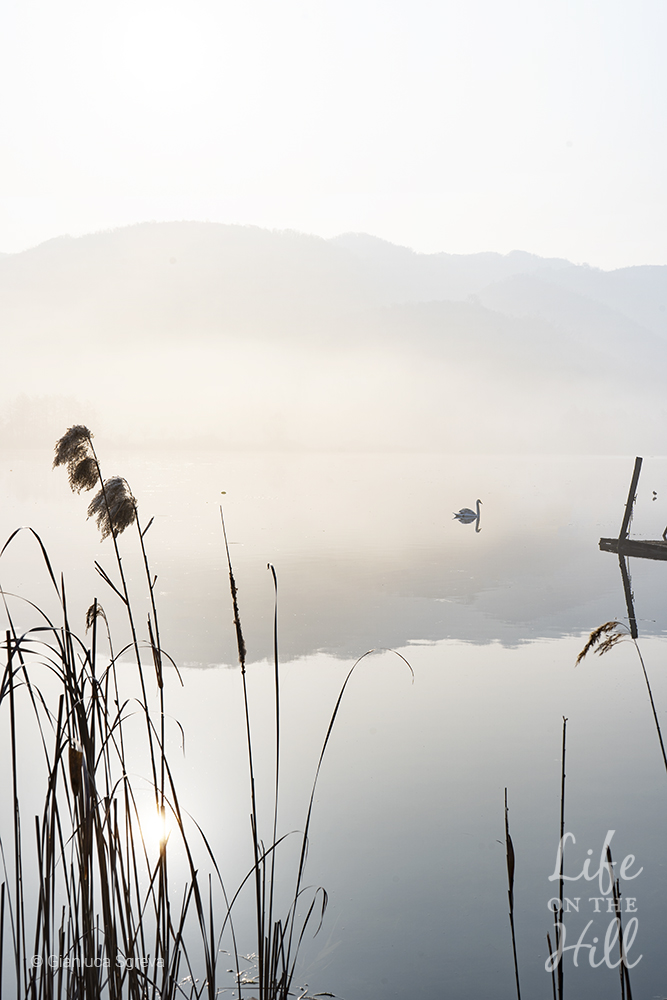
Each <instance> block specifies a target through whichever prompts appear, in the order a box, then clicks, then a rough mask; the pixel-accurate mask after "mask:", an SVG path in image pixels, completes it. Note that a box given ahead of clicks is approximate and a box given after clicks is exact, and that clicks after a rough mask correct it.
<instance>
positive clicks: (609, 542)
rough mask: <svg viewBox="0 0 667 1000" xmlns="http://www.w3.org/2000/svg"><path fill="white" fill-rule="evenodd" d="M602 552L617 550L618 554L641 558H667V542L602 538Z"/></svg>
mask: <svg viewBox="0 0 667 1000" xmlns="http://www.w3.org/2000/svg"><path fill="white" fill-rule="evenodd" d="M600 551H601V552H616V553H617V554H618V555H623V556H635V557H637V558H639V559H665V560H667V542H663V541H662V540H659V539H650V540H646V541H644V540H642V539H640V538H601V539H600Z"/></svg>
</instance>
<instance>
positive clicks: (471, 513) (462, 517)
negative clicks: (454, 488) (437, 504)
mask: <svg viewBox="0 0 667 1000" xmlns="http://www.w3.org/2000/svg"><path fill="white" fill-rule="evenodd" d="M481 502H482V501H481V500H477V502H476V506H477V510H471V509H470V507H461V510H460V511H459V512H458V514H454V517H455V518H456V520H457V521H461V523H462V524H470V523H471V522H472V521H479V505H480V504H481Z"/></svg>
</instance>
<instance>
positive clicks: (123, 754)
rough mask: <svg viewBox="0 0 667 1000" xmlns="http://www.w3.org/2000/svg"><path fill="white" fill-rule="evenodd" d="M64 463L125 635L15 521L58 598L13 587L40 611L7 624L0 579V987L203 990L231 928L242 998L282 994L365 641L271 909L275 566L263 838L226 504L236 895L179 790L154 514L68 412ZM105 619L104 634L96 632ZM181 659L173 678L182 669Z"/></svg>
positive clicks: (211, 991)
mask: <svg viewBox="0 0 667 1000" xmlns="http://www.w3.org/2000/svg"><path fill="white" fill-rule="evenodd" d="M62 465H65V466H66V468H67V474H68V480H69V484H70V486H71V488H72V489H73V490H74V491H75V492H80V491H82V490H92V489H95V488H97V493H96V495H95V497H94V499H93V501H92V502H91V503H90V505H89V507H88V515H89V517H92V518H94V519H95V520H96V522H97V526H98V528H99V530H100V533H101V535H102V537H103V538H110V539H111V543H112V546H113V550H114V554H115V558H116V572H115V573H114V574H113V575H112V574H111V573H109V572H107V571H106V570H105V569H103V568H102V566H101V565H100V564H99V563H97V562H96V564H95V565H96V569H97V572H98V573H99V575H100V577H101V578H102V579H103V580H104V582H105V584H106V585H107V586H108V588H109V590H110V591H111V593H112V595H113V599H118V600H120V602H121V604H122V606H123V608H124V611H125V614H126V616H127V620H128V625H129V630H130V641H129V642H128V643H127V644H126V645H124V646H122V648H120V649H119V650H118V651H116V650H115V649H114V644H113V642H112V635H111V630H110V627H109V621H108V618H107V615H106V613H105V611H104V608H103V606H102V605H101V604H100V603H99V602H98V601H97V599H95V600H94V601H93V603H92V604H91V605H90V607H89V608H88V611H87V613H86V633H85V635H84V637H79V636H78V635H77V634H76V633H75V631H74V630H73V629H72V628H71V627H70V622H69V612H68V604H67V598H66V590H65V584H64V580H63V578H62V577H61V578H60V580H58V579H57V578H56V575H55V573H54V571H53V567H52V565H51V562H50V560H49V556H48V553H47V551H46V548H45V546H44V544H43V542H42V540H41V538H40V537H39V535H38V534H37V533H36V532H35V531H34V530H33V529H32V528H28V529H17V530H16V531H15V532H13V534H12V535H11V536H10V538H9V539H8V540H7V542H6V543H5V545H4V547H3V548H2V550H1V551H0V557H1V556H2V554H3V553H4V552H5V551H6V549H7V548H8V546H10V545H11V544H13V543H14V541H15V539H16V538H17V536H18V535H19V532H21V531H27V532H28V533H29V535H30V537H31V538H32V539H33V540H34V541H35V542H36V544H37V546H38V548H39V551H40V553H41V557H42V560H43V565H44V569H45V572H46V575H47V578H48V579H49V581H50V584H51V586H52V589H53V593H54V595H55V601H56V608H57V614H56V615H49V614H47V613H46V611H44V610H42V609H40V608H39V607H37V606H36V605H34V604H32V603H31V602H29V601H24V602H23V604H24V606H25V607H27V608H28V609H29V610H30V612H31V613H33V614H35V615H36V616H37V618H38V622H37V624H35V625H33V626H32V627H30V628H28V629H27V630H25V631H22V630H21V629H20V628H19V627H18V625H17V624H16V623H15V617H14V613H13V609H12V607H11V601H12V600H14V599H13V598H11V597H10V595H8V594H6V593H5V592H4V591H0V594H1V596H2V600H3V603H4V607H5V612H6V616H7V623H8V628H7V630H6V634H5V642H4V647H5V667H4V672H3V676H2V684H1V687H0V705H2V704H3V703H6V705H7V709H8V713H9V748H10V758H11V776H12V793H11V794H12V803H13V807H12V847H13V850H12V852H11V855H10V856H8V855H7V854H6V852H5V848H4V845H3V844H2V841H1V840H0V850H1V852H2V854H1V863H2V866H3V870H4V878H3V880H2V885H1V888H0V992H2V987H3V978H2V977H3V976H5V978H9V975H10V972H9V963H8V958H9V957H11V960H12V965H13V978H14V982H13V985H12V990H11V991H8V992H12V993H15V995H16V997H17V1000H28V998H29V1000H60V998H63V1000H64V998H81V1000H107V998H108V1000H126V998H127V1000H147V998H150V1000H158V998H159V1000H172V998H173V1000H176V998H177V997H179V998H181V997H183V998H189V1000H199V998H200V997H203V996H206V997H208V998H209V1000H214V998H215V997H217V996H218V995H219V993H220V992H221V990H223V989H229V988H230V987H229V986H227V987H225V986H224V985H223V980H224V975H223V973H224V971H225V970H221V969H220V968H219V955H220V954H221V953H222V944H223V940H226V941H228V942H229V944H230V948H231V954H232V955H233V961H234V964H235V985H234V993H235V994H236V996H237V997H238V998H239V1000H240V998H241V997H242V993H243V990H244V989H249V988H250V987H252V989H253V991H254V992H255V993H256V994H257V995H258V1000H287V998H288V997H289V996H291V995H292V994H293V990H292V984H293V979H294V974H295V967H296V961H297V956H298V953H299V948H300V946H301V943H302V941H303V939H304V935H305V933H306V930H307V929H308V928H309V927H311V925H312V928H313V930H314V931H315V933H316V932H317V930H319V926H320V925H321V922H322V919H323V917H324V914H325V911H326V906H327V894H326V892H325V890H324V889H323V888H318V889H316V890H306V889H304V884H303V878H304V871H305V863H306V856H307V848H308V835H309V830H310V822H311V816H312V810H313V804H314V798H315V791H316V787H317V783H318V779H319V774H320V770H321V766H322V761H323V758H324V755H325V752H326V749H327V746H328V743H329V739H330V737H331V733H332V730H333V727H334V724H335V721H336V718H337V715H338V711H339V708H340V705H341V701H342V698H343V695H344V693H345V690H346V688H347V685H348V682H349V680H350V678H351V676H352V674H353V672H354V670H355V669H356V667H357V665H358V663H360V662H361V660H363V659H364V657H365V656H368V655H369V654H368V653H365V654H364V656H362V657H360V658H359V660H357V661H356V663H355V664H353V666H352V667H351V669H350V670H349V672H348V674H347V676H346V678H345V681H344V683H343V685H342V687H341V690H340V693H339V696H338V699H337V701H336V704H335V706H334V709H333V712H332V715H331V718H330V720H329V725H328V728H327V731H326V734H325V737H324V741H323V745H322V749H321V752H320V755H319V758H318V761H317V765H316V769H315V776H314V780H313V784H312V787H311V791H310V798H309V802H308V809H307V815H306V818H305V823H304V827H303V831H302V834H301V840H300V849H299V856H298V862H297V865H296V870H295V872H294V888H293V891H292V894H291V896H290V899H289V902H288V905H287V910H286V912H285V913H284V914H282V915H281V916H277V913H276V892H275V886H276V881H277V860H276V858H277V852H278V850H279V848H280V845H281V844H282V842H283V841H284V839H285V837H284V836H280V835H279V832H278V817H279V810H278V803H279V787H280V672H279V659H278V617H277V614H278V611H277V609H278V603H277V577H276V574H275V571H274V570H273V567H269V568H270V570H271V573H272V577H273V582H274V588H275V608H274V625H273V639H274V696H275V778H274V790H273V803H272V806H273V808H272V823H271V831H270V838H269V841H268V844H265V842H264V841H263V839H262V838H261V836H260V832H259V822H258V804H257V797H256V788H255V770H254V757H253V736H252V724H251V710H250V702H249V694H248V688H247V678H246V673H247V665H246V649H245V642H244V638H243V632H242V629H241V622H240V615H239V609H238V600H237V590H236V583H235V580H234V574H233V570H232V564H231V559H230V557H229V547H228V545H227V537H226V532H224V521H223V532H224V540H225V550H226V555H227V563H228V568H229V579H230V588H231V593H232V604H233V608H234V622H235V629H236V637H237V647H238V654H239V661H240V664H241V671H240V674H241V681H242V685H243V697H244V714H245V727H246V742H247V754H248V761H249V765H250V805H251V820H250V827H251V839H252V850H253V864H252V868H251V869H250V871H249V872H248V873H247V874H246V876H245V878H244V879H243V880H242V882H241V884H240V885H239V886H238V888H237V889H236V891H235V892H234V893H233V894H229V893H228V892H227V889H226V886H225V883H224V881H223V878H222V875H221V872H220V866H219V864H218V862H217V860H216V858H215V855H214V852H213V850H212V848H211V846H210V844H209V841H208V840H207V838H206V837H205V835H204V833H203V832H202V831H201V829H200V828H199V826H198V825H197V824H196V823H195V822H194V821H190V820H189V819H187V817H186V814H185V812H184V811H183V809H182V807H181V803H180V800H179V795H178V792H177V788H176V784H175V780H174V776H173V772H172V768H171V766H170V763H169V759H168V756H167V753H166V748H165V700H164V699H165V667H166V668H169V666H170V665H171V664H173V661H172V660H171V658H170V657H169V656H168V655H167V654H166V653H165V651H164V650H163V649H162V647H161V643H160V629H159V622H158V615H157V608H156V602H155V594H154V587H155V580H156V578H155V576H154V575H153V574H152V572H151V569H150V564H149V560H148V555H147V551H146V547H145V535H146V532H147V531H148V528H150V526H151V523H152V520H151V521H149V523H148V525H147V526H146V527H145V528H143V529H142V527H141V523H140V519H139V512H138V504H137V500H136V499H135V497H134V496H133V495H132V492H131V490H130V488H129V485H128V484H127V482H126V481H125V480H124V479H122V478H121V477H112V478H109V479H104V478H103V475H102V471H101V468H100V463H99V460H98V457H97V454H96V452H95V449H94V447H93V443H92V434H91V433H90V431H89V430H88V429H87V428H86V427H84V426H83V425H76V426H75V427H71V428H69V430H68V431H67V433H66V434H65V435H64V436H63V437H62V438H61V439H60V441H58V443H57V445H56V455H55V460H54V466H56V467H58V466H62ZM133 524H134V525H136V528H137V537H138V544H139V547H140V550H141V554H142V560H143V565H144V571H145V578H146V586H147V593H148V599H149V606H150V611H149V613H148V617H147V631H148V635H147V638H146V639H145V640H143V641H142V642H141V643H140V641H139V637H138V631H137V627H136V618H135V613H134V611H133V605H132V601H131V599H130V594H129V589H128V583H127V578H126V575H125V571H124V568H123V561H122V558H121V554H120V550H119V547H118V536H119V535H120V534H121V533H122V532H123V531H125V530H126V529H127V528H129V527H130V526H131V525H133ZM100 626H102V627H103V629H104V631H105V633H106V644H105V643H104V640H103V639H102V638H101V636H100ZM142 649H147V650H149V653H150V657H151V659H152V669H153V671H154V673H155V679H156V685H157V706H158V707H157V711H156V709H155V700H154V699H151V698H149V697H148V692H147V675H146V669H147V668H146V666H145V664H144V663H143V662H142V656H141V651H142ZM127 651H131V652H132V653H133V656H134V660H135V662H136V668H137V676H138V682H139V691H140V698H139V706H140V715H141V716H142V717H143V719H144V723H145V736H144V737H143V748H142V747H139V748H138V749H137V746H136V741H135V740H134V734H133V732H131V731H130V729H131V727H132V717H133V712H132V710H131V704H132V698H131V693H128V692H127V691H126V690H125V688H126V686H127V680H125V681H124V682H121V677H120V676H119V673H120V672H119V669H118V667H119V663H120V660H121V657H122V656H123V655H124V654H125V653H126V652H127ZM369 652H373V651H372V650H371V651H369ZM396 655H398V656H400V654H396ZM400 658H401V659H402V660H403V659H404V658H403V657H400ZM404 662H406V663H407V661H404ZM407 665H408V667H410V665H409V664H407ZM174 667H175V664H174ZM410 669H411V668H410ZM175 674H176V675H177V676H178V679H179V680H180V675H178V671H177V670H175ZM54 682H55V687H54ZM181 683H182V682H181ZM54 690H55V692H56V693H55V695H54ZM19 698H21V699H22V701H23V702H26V704H25V705H22V706H21V712H22V714H21V719H22V722H21V724H20V726H19V722H18V718H19V706H18V705H17V701H18V699H19ZM54 698H55V701H54ZM26 710H27V712H29V713H31V715H32V718H33V719H34V721H35V727H36V733H37V736H38V740H39V744H40V747H41V749H40V751H39V752H40V754H41V755H42V757H43V760H44V766H45V795H44V801H43V804H42V805H41V812H40V815H38V816H36V817H35V823H34V837H35V850H36V862H37V863H36V876H37V878H36V899H32V897H30V898H29V897H28V895H27V892H28V885H29V884H30V879H26V858H27V856H28V852H27V849H26V846H25V843H24V836H25V831H24V825H23V817H22V814H21V805H20V804H21V796H22V793H21V787H20V786H21V754H23V753H25V750H26V748H25V743H26V740H28V739H29V738H30V737H29V734H28V730H27V728H26V727H27V721H26V720H27V718H28V716H27V715H26ZM19 729H21V732H19ZM130 746H132V752H131V756H130ZM142 754H143V757H142V756H141V755H142ZM31 755H34V754H31ZM137 755H139V757H137ZM142 761H143V764H148V768H149V771H150V779H149V786H150V789H151V798H152V805H151V810H152V813H151V814H154V815H155V818H156V819H157V820H158V825H159V830H160V833H159V836H158V837H157V838H156V842H155V843H153V842H152V841H151V837H150V836H149V834H148V831H147V825H146V824H147V818H148V819H150V815H149V816H148V817H147V816H146V814H145V810H144V809H142V808H141V804H140V797H139V794H138V793H139V787H138V785H137V779H136V778H134V777H132V776H133V775H135V774H136V773H137V772H138V771H139V770H140V768H141V766H142ZM168 819H169V820H170V823H169V824H168V823H167V820H168ZM168 826H171V831H170V832H169V831H168V829H167V827H168ZM202 851H203V852H204V855H205V857H206V858H207V859H208V862H207V863H208V867H210V868H211V874H208V875H202V874H201V873H200V867H201V866H200V863H199V855H200V854H201V852H202ZM174 852H178V857H179V859H180V860H181V862H183V861H184V863H185V869H186V872H187V876H186V880H185V883H184V884H183V885H181V886H179V887H174V886H173V885H172V879H171V878H170V875H169V865H168V859H169V858H173V857H174ZM249 882H250V883H251V884H253V885H254V897H255V913H256V934H257V951H256V955H257V976H249V975H248V974H247V973H244V972H242V971H241V965H242V955H241V952H240V950H239V945H238V942H237V932H236V928H235V925H234V920H233V914H234V912H235V911H234V907H235V904H236V903H237V901H238V899H239V897H240V895H241V893H242V891H243V889H244V887H245V886H246V885H247V884H248V883H249ZM5 951H6V952H7V953H6V954H5ZM54 959H55V962H54ZM227 964H228V962H227ZM300 996H301V997H302V998H305V997H306V991H305V990H302V991H301V993H300Z"/></svg>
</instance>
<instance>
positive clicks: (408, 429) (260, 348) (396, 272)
mask: <svg viewBox="0 0 667 1000" xmlns="http://www.w3.org/2000/svg"><path fill="white" fill-rule="evenodd" d="M666 304H667V267H656V266H650V267H634V268H624V269H621V270H618V271H611V272H603V271H599V270H596V269H594V268H590V267H588V266H576V265H573V264H570V263H569V262H568V261H566V260H560V259H545V258H539V257H536V256H533V255H531V254H527V253H522V252H515V253H511V254H508V255H506V256H502V255H500V254H493V253H482V254H473V255H468V256H460V255H450V254H445V253H440V254H430V255H429V254H417V253H414V252H412V251H411V250H408V249H406V248H404V247H397V246H393V245H392V244H389V243H385V242H383V241H381V240H378V239H375V238H373V237H370V236H366V235H363V234H347V235H344V236H340V237H337V238H335V239H333V240H323V239H320V238H318V237H313V236H306V235H302V234H298V233H293V232H270V231H266V230H261V229H257V228H253V227H242V226H224V225H219V224H209V223H194V222H193V223H191V222H175V223H146V224H142V225H137V226H132V227H128V228H126V229H121V230H116V231H112V232H104V233H97V234H94V235H90V236H85V237H80V238H77V239H72V238H69V237H62V238H59V239H55V240H51V241H49V242H47V243H44V244H42V245H40V246H38V247H35V248H34V249H31V250H28V251H25V252H23V253H19V254H6V255H3V256H2V257H1V258H0V331H1V336H2V346H3V356H4V359H5V365H4V366H3V367H4V369H5V385H4V387H3V394H2V404H0V435H1V437H0V441H2V442H3V443H4V444H5V445H10V444H15V445H23V446H25V445H30V444H35V445H42V444H45V443H48V442H50V441H51V439H52V438H53V435H54V432H55V433H56V434H58V433H60V432H61V427H62V426H63V425H66V424H68V423H72V422H87V423H89V424H90V425H91V426H93V427H94V429H95V430H96V432H97V433H100V432H103V433H104V434H105V436H107V438H108V439H113V440H114V442H116V443H119V444H123V443H125V444H128V443H133V444H141V443H151V444H167V445H170V444H172V445H179V444H182V445H187V446H193V445H194V446H197V445H199V446H211V445H213V446H221V447H225V448H261V449H266V448H269V449H283V450H284V449H302V448H306V449H324V450H331V449H340V450H350V449H353V450H355V449H362V450H375V449H379V450H386V449H398V450H431V451H450V452H478V453H484V452H494V451H495V452H505V453H506V452H510V451H540V452H570V453H572V452H579V453H581V452H601V453H619V452H637V451H646V452H651V451H654V452H662V451H663V442H664V437H665V434H664V432H665V430H666V429H667V414H666V408H665V405H664V403H663V398H662V397H663V393H662V386H663V384H664V379H665V376H666V375H667V336H666V333H667V313H666V312H665V306H666Z"/></svg>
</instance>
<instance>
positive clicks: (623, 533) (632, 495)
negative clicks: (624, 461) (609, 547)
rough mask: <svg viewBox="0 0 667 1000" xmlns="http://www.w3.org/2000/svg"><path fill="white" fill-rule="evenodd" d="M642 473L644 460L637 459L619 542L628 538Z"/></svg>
mask: <svg viewBox="0 0 667 1000" xmlns="http://www.w3.org/2000/svg"><path fill="white" fill-rule="evenodd" d="M641 471H642V459H641V458H636V459H635V470H634V472H633V473H632V482H631V483H630V492H629V493H628V502H627V503H626V505H625V514H624V515H623V524H622V525H621V530H620V533H619V536H618V539H619V541H621V540H622V539H624V538H627V537H628V531H629V528H630V518H631V517H632V508H633V506H634V503H635V496H636V494H637V483H638V482H639V473H640V472H641Z"/></svg>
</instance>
